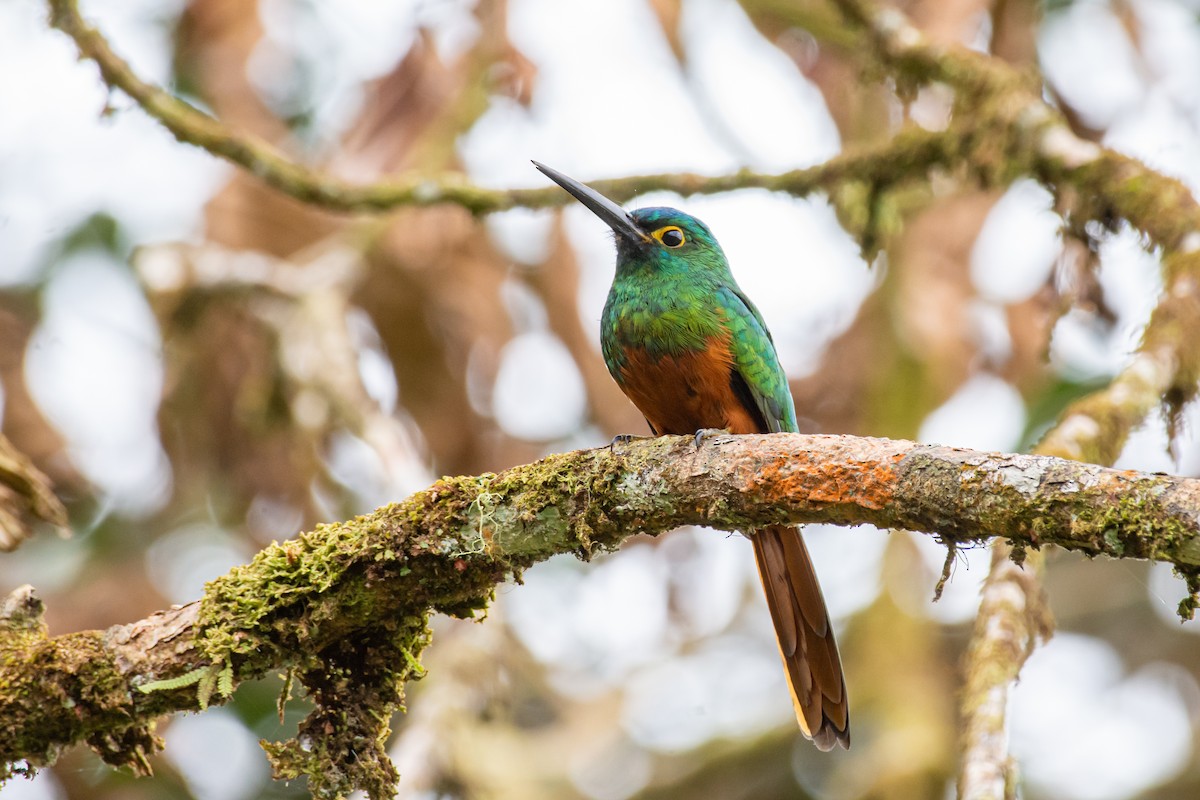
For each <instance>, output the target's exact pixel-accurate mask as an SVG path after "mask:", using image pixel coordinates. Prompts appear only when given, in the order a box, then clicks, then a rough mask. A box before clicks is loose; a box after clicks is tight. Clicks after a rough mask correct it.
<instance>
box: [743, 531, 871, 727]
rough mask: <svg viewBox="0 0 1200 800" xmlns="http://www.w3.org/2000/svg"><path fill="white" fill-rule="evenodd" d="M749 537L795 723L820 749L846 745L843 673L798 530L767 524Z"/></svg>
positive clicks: (826, 614) (823, 601)
mask: <svg viewBox="0 0 1200 800" xmlns="http://www.w3.org/2000/svg"><path fill="white" fill-rule="evenodd" d="M751 538H752V539H753V541H754V558H755V560H756V561H757V563H758V576H759V578H761V579H762V584H763V590H764V591H765V592H766V594H767V606H768V608H770V610H771V621H772V622H773V623H774V624H775V634H776V636H777V638H778V640H779V652H780V654H781V655H782V656H783V664H784V669H785V671H786V673H787V681H788V687H789V688H790V689H791V692H792V703H793V705H794V706H795V709H796V719H797V720H799V722H800V728H801V729H802V730H803V731H804V734H805V736H808V737H809V738H810V739H812V740H813V743H814V744H816V746H817V747H819V748H820V749H821V750H831V749H832V748H833V746H834V745H835V744H840V745H841V746H842V747H844V748H848V747H850V715H849V710H848V707H847V700H846V679H845V678H844V677H843V675H842V662H841V659H840V658H839V656H838V649H837V642H836V641H834V638H833V628H832V627H831V626H830V624H829V611H828V610H827V609H826V607H825V598H824V597H823V596H822V595H821V586H820V584H818V583H817V574H816V572H815V571H814V569H813V564H812V559H811V558H809V555H808V548H807V547H806V546H805V545H804V539H802V538H801V537H800V530H799V529H798V528H791V527H788V526H786V525H771V526H769V527H766V528H761V529H759V530H758V531H756V532H755V533H754V535H753V536H752V537H751Z"/></svg>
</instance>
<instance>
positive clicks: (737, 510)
mask: <svg viewBox="0 0 1200 800" xmlns="http://www.w3.org/2000/svg"><path fill="white" fill-rule="evenodd" d="M775 522H788V523H800V522H829V523H835V524H843V525H854V524H859V523H872V524H875V525H879V526H881V527H892V528H906V529H909V530H919V531H926V532H930V533H933V534H935V535H936V536H938V537H939V538H941V539H942V540H945V541H952V542H955V543H956V544H962V543H970V542H980V541H984V540H986V539H987V538H989V537H990V536H992V535H996V536H1001V537H1004V538H1005V539H1007V540H1009V541H1011V542H1013V543H1014V544H1017V545H1020V546H1024V547H1034V548H1036V547H1040V546H1041V545H1042V544H1049V543H1053V544H1057V545H1059V546H1061V547H1065V548H1067V549H1072V550H1080V551H1083V552H1085V553H1087V554H1089V555H1097V554H1106V555H1111V556H1115V557H1125V558H1131V557H1132V558H1154V559H1159V560H1164V561H1168V562H1170V563H1175V564H1182V565H1195V564H1200V480H1191V479H1184V478H1176V477H1171V476H1165V475H1152V474H1145V473H1138V472H1131V471H1114V470H1106V469H1102V468H1100V467H1096V466H1091V465H1086V464H1078V463H1074V462H1070V461H1064V460H1061V459H1054V458H1047V457H1041V456H1029V455H1007V454H994V453H993V454H989V453H981V452H976V451H971V450H963V449H957V448H949V447H936V446H929V445H920V444H915V443H913V442H904V441H892V440H886V439H868V438H856V437H846V436H803V435H800V434H776V435H770V436H767V435H762V436H721V437H717V438H715V439H713V440H711V441H710V443H708V444H706V445H705V446H703V447H701V448H700V449H698V450H697V449H696V448H695V445H694V444H693V442H692V438H691V437H663V438H659V439H653V440H648V441H644V442H638V443H634V444H631V445H628V446H626V447H621V448H618V449H617V451H616V452H613V451H611V450H610V449H609V448H600V449H596V450H584V451H576V452H570V453H564V454H561V455H554V456H550V457H549V458H546V459H544V460H542V461H539V462H536V463H534V464H529V465H525V466H519V467H514V468H512V469H510V470H506V471H505V472H502V473H499V474H495V475H491V474H488V475H481V476H478V477H465V478H447V479H443V480H442V481H439V482H438V483H436V484H434V485H433V486H432V487H431V488H429V489H427V490H425V491H422V492H419V493H417V494H415V495H413V496H412V497H410V498H408V499H407V500H405V501H403V502H401V503H397V504H394V505H390V506H386V507H383V508H380V509H378V510H377V511H375V512H374V513H372V514H370V515H367V516H364V517H359V518H357V519H354V520H350V521H347V522H341V523H335V524H330V525H323V526H320V527H318V528H317V529H316V530H314V531H311V532H309V533H305V534H301V535H300V536H299V537H297V538H296V539H293V540H289V541H286V542H283V543H279V544H275V545H272V546H271V547H268V548H267V549H266V550H264V551H262V552H261V553H260V554H259V555H258V556H257V557H256V558H255V559H254V560H253V561H252V562H251V563H250V564H248V565H246V566H243V567H239V568H236V569H234V570H233V571H232V572H230V573H229V574H228V575H226V576H224V577H222V578H220V579H218V580H216V581H213V582H212V583H210V584H209V586H208V588H207V590H206V593H205V596H204V597H203V598H202V599H201V600H200V601H198V602H196V603H192V604H189V605H187V606H183V607H181V608H179V607H177V608H173V609H170V610H168V611H164V612H160V613H158V614H155V615H153V616H152V617H150V618H148V619H145V620H142V621H140V622H135V623H132V624H130V625H122V626H117V627H114V628H110V629H109V630H107V631H85V632H81V633H73V634H67V635H64V636H59V637H55V638H47V637H46V634H45V630H44V627H42V626H41V623H40V619H37V618H36V617H37V615H36V614H32V615H31V614H29V613H24V614H23V615H21V616H20V617H19V619H20V620H21V621H20V622H19V623H18V621H17V619H16V618H14V617H12V616H11V615H10V617H9V618H6V619H5V620H4V621H3V623H2V624H3V625H4V626H5V627H3V628H0V633H2V634H3V635H0V724H2V725H3V726H4V728H5V730H6V731H7V732H8V735H7V736H6V737H5V738H4V739H3V740H0V759H3V761H5V762H11V761H13V760H15V759H20V758H25V759H27V760H29V762H30V763H31V764H33V765H35V766H36V765H40V764H45V763H48V762H50V761H52V760H53V759H54V756H55V755H56V753H57V752H58V750H59V749H60V748H62V747H64V746H66V745H69V744H72V743H75V742H78V741H87V742H88V743H89V744H90V745H91V746H92V747H93V748H94V749H96V750H97V751H98V752H99V753H100V754H101V755H102V756H103V757H104V758H105V759H106V760H108V761H110V762H111V763H115V764H123V765H128V766H132V767H134V768H135V769H143V770H144V769H145V768H146V767H145V757H146V755H147V754H148V753H149V752H151V751H153V750H154V749H156V748H157V747H158V746H159V743H158V742H157V741H156V740H155V738H154V736H153V733H152V722H153V719H154V717H155V716H157V715H159V714H163V713H168V712H171V711H179V710H196V709H198V708H202V707H204V706H205V705H206V704H207V703H208V702H209V701H210V700H211V701H214V702H220V701H222V700H223V699H224V697H225V696H227V695H228V694H229V693H230V692H231V691H232V690H233V688H234V687H235V686H236V685H237V684H238V683H239V682H241V681H244V680H247V679H251V678H257V677H259V676H262V675H263V674H265V673H267V672H269V671H272V670H279V669H290V670H293V671H294V672H295V673H296V674H297V676H298V677H299V679H300V680H301V682H302V683H304V684H305V686H306V687H307V688H308V690H309V693H310V695H311V696H312V697H313V699H314V700H315V702H316V704H317V708H316V710H315V711H314V712H313V714H312V715H311V716H310V718H309V719H308V720H306V721H305V722H304V723H303V724H302V726H301V730H300V733H299V736H298V738H297V740H295V741H293V742H289V743H285V744H283V745H277V746H271V748H270V754H271V756H272V759H273V761H274V763H275V768H276V774H277V776H282V777H288V776H296V775H301V774H305V775H308V776H309V780H310V787H311V788H312V791H313V792H314V794H316V795H317V796H321V797H326V796H328V797H333V796H336V795H337V794H338V793H342V794H344V793H346V792H348V791H349V790H350V789H352V788H355V787H358V788H365V789H367V791H368V793H369V794H370V795H371V796H372V797H384V796H390V794H388V793H389V792H390V791H391V790H392V789H393V788H394V783H395V773H394V771H392V770H391V766H390V762H387V760H386V756H385V755H384V754H383V750H382V741H383V740H384V739H385V738H386V735H387V732H388V722H387V720H388V719H389V717H390V714H391V712H392V711H393V710H394V709H395V708H396V707H397V706H398V705H399V704H400V702H401V701H402V692H403V683H404V682H405V681H406V680H409V679H412V678H414V677H419V674H420V672H421V669H420V666H419V664H418V662H417V657H418V656H419V654H420V652H421V650H422V648H423V647H424V646H425V644H426V643H427V641H428V628H427V620H428V616H429V614H430V613H431V612H434V611H437V612H442V613H447V614H452V615H456V616H470V615H472V614H473V613H474V612H475V611H476V610H478V609H481V608H483V607H485V606H486V605H487V603H488V602H489V600H490V598H491V594H492V591H493V589H494V587H495V585H496V584H497V583H499V582H501V581H503V580H505V579H506V578H507V577H509V576H517V577H519V575H520V572H521V570H523V569H524V568H526V567H528V566H529V565H531V564H533V563H535V562H537V561H541V560H544V559H546V558H548V557H550V556H551V555H554V554H556V553H567V552H574V553H578V554H580V555H582V556H583V557H587V556H589V555H591V554H592V553H594V552H597V551H602V550H608V549H612V548H615V547H617V546H619V545H620V544H621V542H623V541H624V540H625V539H626V538H628V537H629V536H631V535H633V534H635V533H639V532H644V533H649V534H653V535H656V534H660V533H663V532H665V531H668V530H671V529H673V528H675V527H678V526H680V525H690V524H704V525H711V526H714V527H717V528H721V529H725V530H735V529H742V530H745V529H753V528H756V527H760V526H762V525H764V524H768V523H775ZM18 605H19V606H20V607H21V608H26V607H27V605H28V604H27V603H26V604H18ZM30 619H32V620H33V621H32V622H30ZM147 690H149V691H147Z"/></svg>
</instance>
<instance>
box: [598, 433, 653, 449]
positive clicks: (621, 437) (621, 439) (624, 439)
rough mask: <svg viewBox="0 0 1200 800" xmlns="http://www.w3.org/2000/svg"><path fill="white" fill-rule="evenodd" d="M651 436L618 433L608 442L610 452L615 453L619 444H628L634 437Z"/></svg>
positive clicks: (643, 437) (645, 437) (646, 437)
mask: <svg viewBox="0 0 1200 800" xmlns="http://www.w3.org/2000/svg"><path fill="white" fill-rule="evenodd" d="M649 438H650V437H649V436H638V435H637V434H636V433H618V434H617V435H616V436H614V437H613V438H612V441H611V442H609V443H608V452H610V453H615V452H616V448H617V446H618V445H626V444H629V443H630V442H632V441H633V440H634V439H649Z"/></svg>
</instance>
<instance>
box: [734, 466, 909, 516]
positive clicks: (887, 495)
mask: <svg viewBox="0 0 1200 800" xmlns="http://www.w3.org/2000/svg"><path fill="white" fill-rule="evenodd" d="M900 458H901V457H900V456H894V457H891V458H886V459H874V460H862V461H834V460H826V461H818V460H816V459H806V460H804V461H799V460H795V459H793V460H788V461H770V462H767V463H765V464H763V465H762V466H761V467H760V468H759V469H758V470H757V472H756V475H755V481H754V482H755V484H756V485H757V488H758V489H759V490H760V491H761V492H762V495H763V499H764V500H766V501H767V502H773V501H778V502H780V503H796V502H810V503H821V504H827V505H852V506H859V507H861V508H867V509H871V510H879V509H883V508H886V507H887V506H888V505H889V504H890V503H891V502H892V500H893V498H894V496H895V487H896V480H897V476H896V469H895V466H896V464H897V463H898V462H899V460H900Z"/></svg>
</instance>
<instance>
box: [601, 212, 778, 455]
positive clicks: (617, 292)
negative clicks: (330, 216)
mask: <svg viewBox="0 0 1200 800" xmlns="http://www.w3.org/2000/svg"><path fill="white" fill-rule="evenodd" d="M629 216H630V218H631V219H632V220H633V221H634V223H635V224H636V225H637V226H638V228H640V229H641V230H642V231H644V232H645V233H646V234H647V238H648V239H649V241H637V240H630V239H628V238H623V237H618V238H617V274H616V278H615V279H614V280H613V285H612V289H611V290H610V291H609V294H608V302H607V303H605V306H604V314H603V316H602V317H601V322H600V343H601V348H602V350H603V352H604V360H605V363H607V364H608V369H609V372H611V373H612V375H613V377H614V378H615V379H616V380H617V382H618V383H621V384H623V383H624V380H623V378H622V367H623V366H624V365H625V362H626V358H627V355H626V351H627V349H628V348H629V347H631V346H638V347H641V348H644V349H645V350H647V351H648V352H649V353H650V354H651V355H652V356H654V357H661V356H664V355H679V354H681V353H684V352H687V351H700V350H703V349H704V348H705V347H706V346H707V344H708V342H709V341H710V340H711V339H713V338H714V337H720V336H721V335H722V334H723V333H727V334H728V335H729V340H730V349H731V351H732V355H733V361H734V363H733V366H734V367H735V368H736V370H737V372H738V373H739V374H740V375H741V377H742V379H743V380H744V381H745V384H746V386H747V387H748V388H749V390H750V392H751V394H752V395H753V398H754V402H755V404H756V405H757V407H758V409H759V411H760V412H761V413H762V416H763V418H764V420H765V421H766V423H767V427H768V430H769V431H771V432H778V431H795V430H796V412H795V407H794V406H793V403H792V395H791V391H790V390H789V389H788V384H787V376H786V375H785V374H784V372H783V369H782V368H781V367H780V366H779V358H778V356H777V355H776V353H775V343H774V341H773V340H772V338H771V334H770V332H769V331H768V330H767V326H766V324H765V323H764V322H763V318H762V314H760V313H759V311H758V309H757V308H755V306H754V303H752V302H751V301H750V299H749V298H748V297H746V295H745V293H744V292H742V290H741V288H740V287H738V285H737V281H736V280H734V277H733V273H732V272H731V271H730V269H729V261H728V259H726V257H725V252H724V251H723V250H722V249H721V245H720V244H718V243H717V240H716V239H715V238H714V237H713V235H712V232H711V231H710V230H709V229H708V226H707V225H705V224H704V223H703V222H701V221H700V220H698V219H696V218H695V217H692V216H690V215H688V214H685V213H683V212H682V211H677V210H676V209H673V208H643V209H639V210H637V211H633V212H630V214H629ZM671 227H677V228H679V229H680V231H681V233H682V235H683V237H684V243H683V244H682V245H681V246H679V247H677V248H671V247H668V246H666V245H665V244H663V243H661V242H659V241H658V240H656V239H655V238H654V237H653V233H654V231H658V230H661V229H663V228H671Z"/></svg>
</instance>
